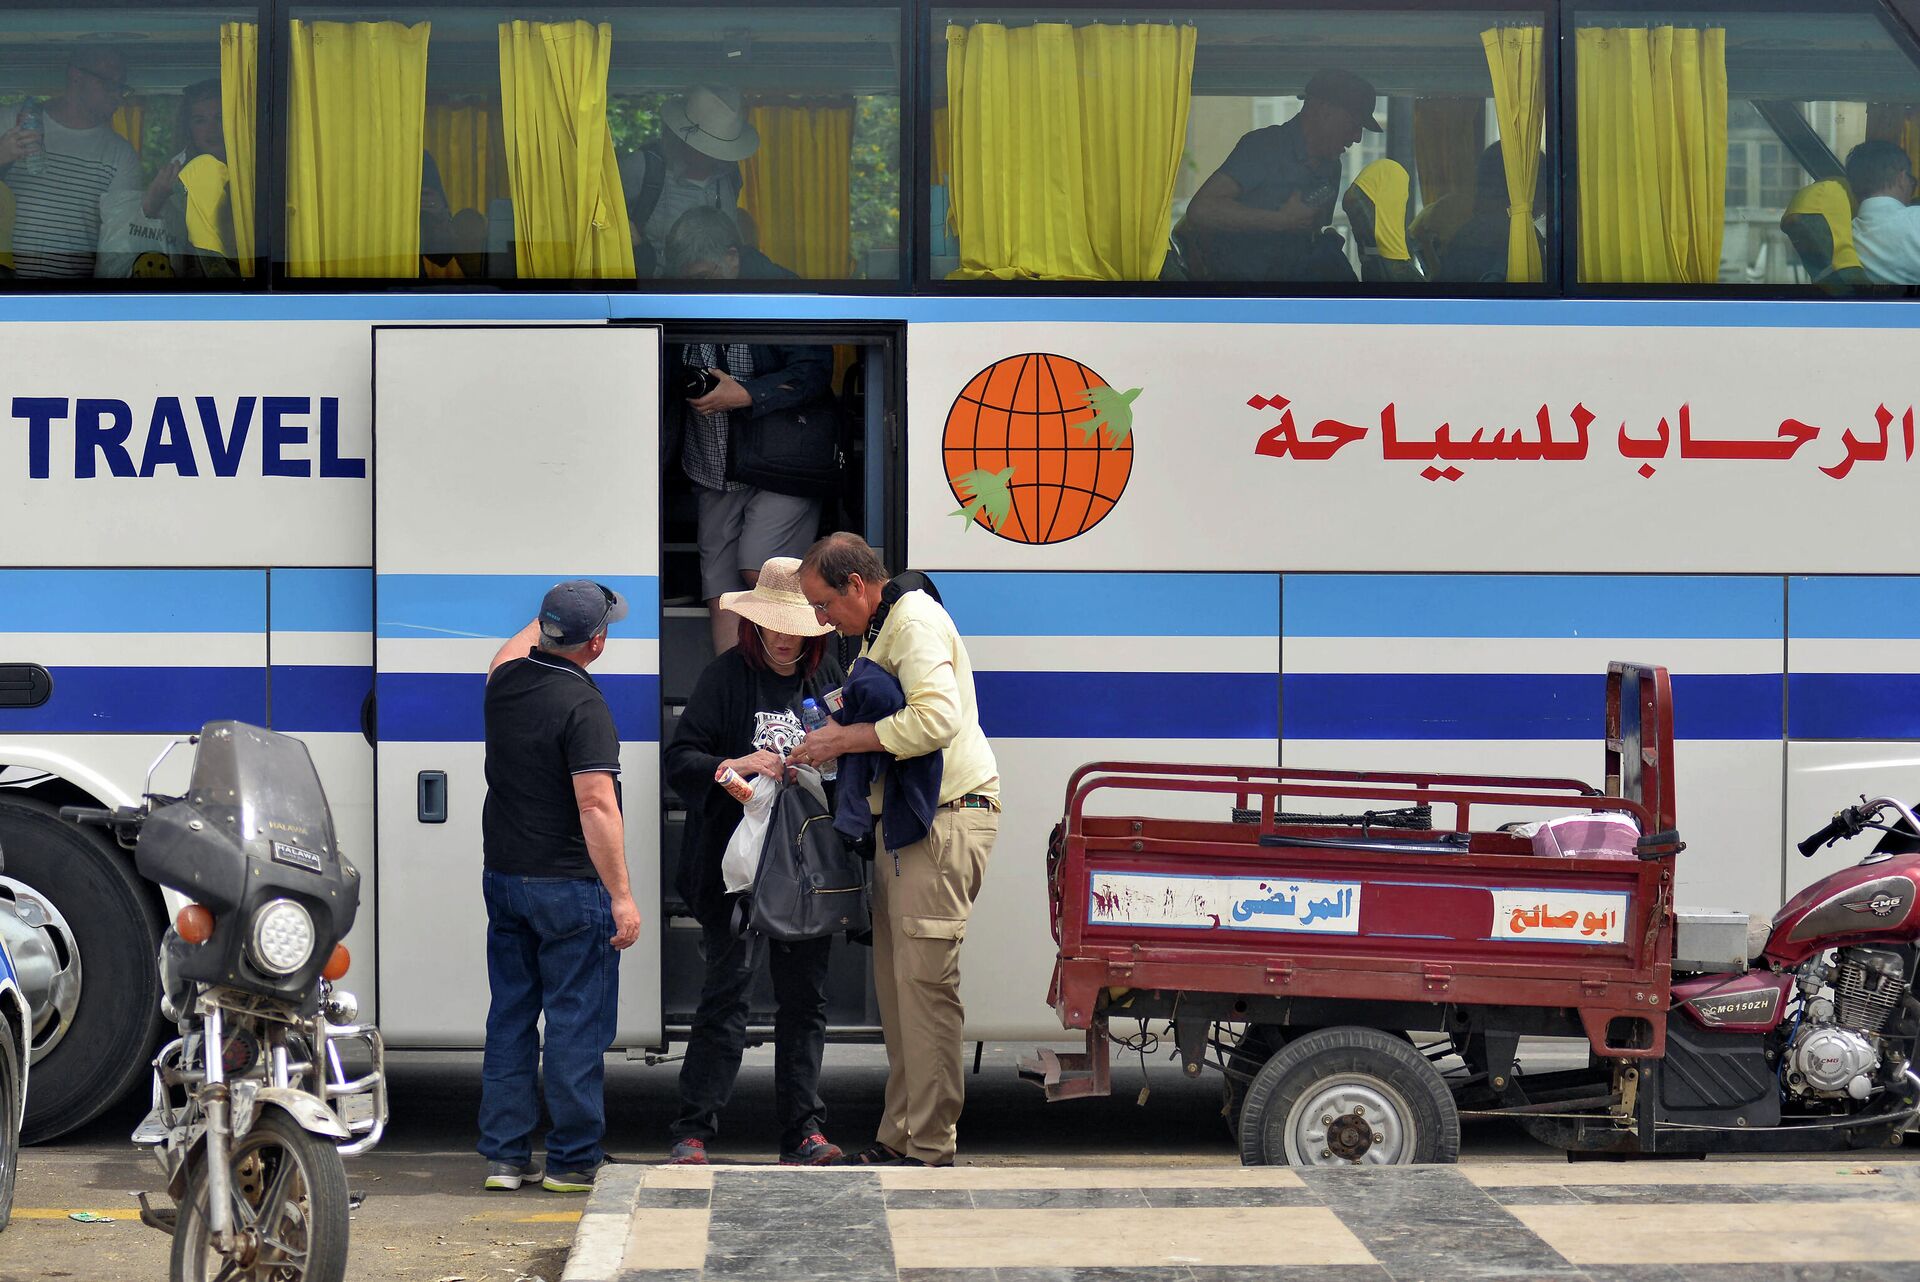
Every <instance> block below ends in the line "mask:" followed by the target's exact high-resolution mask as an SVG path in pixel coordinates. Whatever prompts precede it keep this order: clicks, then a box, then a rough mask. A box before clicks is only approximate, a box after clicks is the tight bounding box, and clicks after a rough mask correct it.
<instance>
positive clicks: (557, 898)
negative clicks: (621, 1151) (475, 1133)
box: [479, 579, 640, 1193]
mask: <svg viewBox="0 0 1920 1282" xmlns="http://www.w3.org/2000/svg"><path fill="white" fill-rule="evenodd" d="M626 617H627V603H626V600H625V599H624V598H622V597H621V596H620V594H619V593H617V592H615V591H614V590H613V589H612V588H609V587H606V586H604V585H602V584H599V583H595V582H593V581H592V580H591V579H572V580H569V581H568V582H565V583H558V584H555V585H554V586H553V588H552V589H551V590H549V591H548V592H547V595H546V598H545V599H544V600H543V601H541V603H540V615H539V617H538V618H536V619H535V620H534V621H533V622H532V623H529V624H528V625H527V626H526V627H525V628H523V629H521V631H520V632H519V633H518V635H516V636H515V637H514V638H513V639H512V640H510V641H508V642H507V643H506V644H505V645H503V646H501V647H500V652H499V653H498V654H496V655H494V656H493V663H492V664H491V665H490V666H489V667H488V669H487V692H486V704H485V716H486V734H487V799H486V805H485V807H484V809H483V810H482V811H481V817H480V833H481V844H482V848H483V850H484V851H485V871H484V872H483V873H482V874H481V889H482V892H483V894H484V896H485V899H486V904H487V982H488V986H489V988H490V990H491V994H492V1002H491V1004H490V1005H489V1006H488V1008H487V1048H486V1057H485V1059H484V1060H483V1061H482V1065H481V1070H480V1144H479V1149H480V1155H481V1156H482V1157H484V1158H486V1159H487V1175H486V1181H485V1185H484V1187H486V1188H489V1189H517V1188H519V1187H520V1185H521V1183H522V1182H523V1181H525V1180H530V1179H538V1178H540V1172H539V1171H538V1170H536V1169H535V1168H534V1166H533V1129H534V1127H535V1126H536V1125H538V1124H539V1121H540V1099H539V1096H538V1095H537V1094H536V1093H535V1090H534V1081H535V1072H534V1070H535V1067H536V1062H537V1061H539V1060H541V1059H542V1058H543V1051H542V1044H541V1038H540V1031H539V1020H540V1017H541V1016H542V1015H543V1014H544V1015H545V1016H546V1021H547V1030H546V1041H545V1048H544V1061H545V1062H544V1065H542V1067H543V1068H544V1070H545V1071H544V1074H543V1076H544V1078H545V1082H546V1102H547V1114H548V1116H549V1117H550V1118H552V1120H553V1127H552V1129H551V1130H549V1131H548V1132H547V1171H546V1177H545V1179H544V1180H542V1186H543V1187H544V1188H546V1189H547V1190H548V1191H549V1192H554V1193H584V1192H588V1191H590V1190H591V1189H592V1188H593V1182H594V1176H595V1173H596V1172H597V1170H598V1169H599V1166H600V1164H601V1162H603V1161H604V1160H605V1159H606V1153H605V1151H604V1150H603V1149H602V1148H601V1146H600V1142H601V1139H602V1138H603V1137H604V1136H605V1135H606V1130H607V1106H606V1093H605V1086H604V1064H605V1059H604V1057H605V1055H606V1052H607V1048H608V1047H609V1046H611V1045H612V1044H613V1036H614V1008H615V1003H616V1001H617V998H618V996H619V980H620V972H619V959H618V952H619V950H620V949H623V948H627V947H629V946H631V945H632V943H633V942H634V940H636V939H638V938H639V937H640V909H639V908H638V907H637V906H636V905H635V904H634V902H633V892H632V890H631V889H630V887H629V886H628V884H627V843H626V828H625V825H624V823H623V822H622V819H621V815H620V790H619V783H618V780H619V775H620V735H619V733H618V732H617V731H616V730H615V729H614V725H613V714H612V712H611V711H609V710H608V708H607V700H606V698H605V696H603V695H602V694H601V693H600V687H599V686H598V685H596V684H595V683H594V680H593V678H592V677H590V676H588V675H587V668H588V666H589V665H590V664H592V663H593V661H594V660H595V659H598V658H599V657H600V656H601V655H602V654H603V653H605V651H606V648H607V626H608V625H609V624H613V623H618V622H619V621H620V620H622V619H624V618H626Z"/></svg>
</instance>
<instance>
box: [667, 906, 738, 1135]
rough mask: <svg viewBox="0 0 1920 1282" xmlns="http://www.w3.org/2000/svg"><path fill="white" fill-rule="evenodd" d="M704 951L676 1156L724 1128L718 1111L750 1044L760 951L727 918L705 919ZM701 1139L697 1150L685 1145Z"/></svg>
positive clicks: (684, 1063)
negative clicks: (750, 994) (750, 996)
mask: <svg viewBox="0 0 1920 1282" xmlns="http://www.w3.org/2000/svg"><path fill="white" fill-rule="evenodd" d="M700 950H701V952H702V953H703V954H705V956H706V976H705V978H704V980H703V981H702V983H701V986H700V1005H699V1008H698V1009H697V1010H696V1011H695V1012H694V1016H693V1029H692V1031H691V1032H690V1033H689V1034H688V1035H687V1056H686V1058H685V1059H683V1060H681V1061H680V1115H679V1116H678V1117H677V1118H675V1119H674V1123H673V1140H674V1145H673V1159H674V1160H675V1161H694V1160H697V1159H698V1158H704V1157H705V1156H706V1146H707V1145H708V1144H709V1143H711V1142H712V1140H713V1138H714V1137H715V1136H716V1135H718V1134H719V1132H720V1113H721V1111H722V1110H723V1109H725V1108H726V1106H727V1100H728V1099H729V1098H731V1097H732V1095H733V1083H734V1080H735V1079H736V1078H737V1077H738V1076H739V1075H740V1056H741V1053H742V1052H743V1051H744V1050H745V1049H746V1044H747V990H748V988H749V987H750V986H751V985H752V983H753V976H754V970H755V964H756V954H757V951H758V950H757V949H755V948H753V947H751V946H750V942H749V941H748V940H746V939H742V938H740V937H738V936H736V935H735V934H734V933H733V930H732V928H731V926H730V925H729V924H728V923H726V922H724V921H723V922H720V923H718V924H717V925H716V924H708V923H703V924H702V926H701V932H700ZM689 1140H697V1141H698V1142H699V1148H698V1152H697V1157H696V1152H695V1150H694V1148H693V1147H692V1146H691V1145H689V1144H687V1141H689Z"/></svg>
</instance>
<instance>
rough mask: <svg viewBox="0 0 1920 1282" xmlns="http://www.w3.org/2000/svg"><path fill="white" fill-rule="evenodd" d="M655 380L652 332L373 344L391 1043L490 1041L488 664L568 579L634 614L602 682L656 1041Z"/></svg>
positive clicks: (650, 1040)
mask: <svg viewBox="0 0 1920 1282" xmlns="http://www.w3.org/2000/svg"><path fill="white" fill-rule="evenodd" d="M659 380H660V331H659V330H658V329H656V328H651V327H647V326H606V325H586V326H579V325H552V326H521V327H515V326H497V327H496V326H382V327H376V328H375V330H374V333H373V385H374V462H373V476H374V518H373V519H374V531H373V535H374V537H373V545H374V554H373V560H374V576H375V578H374V585H375V587H374V591H375V598H374V608H375V613H374V619H375V625H374V629H375V630H374V635H375V653H374V663H375V684H374V690H375V698H376V722H377V743H376V745H375V770H376V775H377V790H376V793H375V804H376V809H377V815H376V823H377V829H376V830H377V833H378V839H379V859H378V868H379V877H378V885H377V886H376V887H374V888H373V889H374V890H375V892H376V893H375V896H374V899H375V903H376V912H377V922H378V925H377V930H378V938H379V951H380V959H379V962H380V964H379V972H380V973H379V991H380V997H379V1000H380V1022H381V1024H382V1026H383V1027H384V1028H385V1030H386V1031H387V1037H388V1041H389V1042H390V1043H391V1044H395V1045H402V1046H406V1045H412V1046H476V1045H479V1044H480V1043H481V1041H482V1034H483V1032H484V1028H485V1022H486V1013H487V978H486V975H487V970H486V910H485V907H484V905H483V903H482V900H481V894H480V872H481V842H480V810H481V803H482V801H483V799H484V797H485V795H486V779H485V775H484V764H485V756H486V749H485V740H484V727H483V716H482V698H483V695H484V691H485V685H486V672H487V662H488V660H489V659H491V658H492V657H493V654H494V652H495V651H496V650H497V649H498V648H499V646H500V644H501V642H502V640H503V639H504V638H506V637H508V636H511V635H512V634H513V633H515V632H517V631H519V630H520V629H521V628H523V627H525V626H526V625H527V623H528V622H529V621H530V620H531V619H532V618H533V616H534V614H535V612H536V611H537V610H538V609H539V604H540V598H541V596H542V595H543V594H544V593H545V592H546V590H547V588H549V587H550V586H552V585H553V584H554V583H556V582H559V581H560V580H563V579H570V578H593V579H597V580H599V581H601V582H603V583H606V584H608V585H610V586H612V587H613V588H615V589H616V590H618V591H620V592H622V593H624V594H625V595H626V597H627V599H628V601H629V603H630V605H631V610H630V613H629V615H628V617H627V619H626V620H625V621H624V622H623V623H620V624H616V625H615V626H614V628H613V629H612V633H611V636H610V637H609V640H608V645H607V649H606V653H605V654H604V655H602V656H601V658H600V660H599V661H598V662H597V663H595V664H594V666H593V669H592V675H593V678H594V680H595V681H596V682H597V683H598V684H599V686H600V688H601V690H602V691H604V692H605V694H606V696H607V701H608V703H609V704H610V705H611V707H612V709H613V716H614V723H615V724H616V725H617V726H618V727H619V729H620V734H621V739H622V744H621V764H622V767H623V770H622V780H621V787H622V798H623V807H622V808H623V810H624V813H625V816H626V834H627V866H628V869H629V875H630V878H631V881H632V884H633V895H634V900H635V902H636V903H638V904H639V906H640V913H641V918H642V929H641V933H640V939H639V941H638V942H637V943H636V944H635V945H634V946H633V947H632V948H630V949H628V950H627V951H626V953H625V954H623V956H622V960H621V972H620V979H621V983H620V1016H619V1033H618V1044H619V1045H623V1046H637V1045H657V1044H659V1042H660V1033H661V1019H660V903H659V886H660V874H659V867H658V860H659V850H658V842H657V835H658V832H659V813H660V743H659V736H660V694H659V649H660V647H659V618H660V608H659V557H660V548H659V539H660V519H659V477H660V455H659V444H658V442H659V405H660V395H659Z"/></svg>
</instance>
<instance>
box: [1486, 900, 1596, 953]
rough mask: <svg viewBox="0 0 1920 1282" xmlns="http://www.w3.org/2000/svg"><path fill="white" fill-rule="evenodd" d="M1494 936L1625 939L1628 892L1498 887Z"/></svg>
mask: <svg viewBox="0 0 1920 1282" xmlns="http://www.w3.org/2000/svg"><path fill="white" fill-rule="evenodd" d="M1493 938H1495V939H1511V940H1526V941H1530V942H1536V943H1538V942H1548V943H1565V944H1619V943H1624V942H1626V938H1627V896H1626V895H1624V894H1615V893H1611V892H1602V891H1586V890H1540V889H1518V890H1496V891H1494V892H1493Z"/></svg>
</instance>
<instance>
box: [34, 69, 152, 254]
mask: <svg viewBox="0 0 1920 1282" xmlns="http://www.w3.org/2000/svg"><path fill="white" fill-rule="evenodd" d="M65 84H66V88H65V92H63V93H62V94H61V95H60V96H59V97H57V98H54V99H52V100H50V101H48V102H45V103H40V102H36V101H34V100H32V99H29V100H28V101H27V102H26V103H23V104H22V105H21V108H20V110H19V112H18V113H16V115H15V117H14V123H13V127H12V128H10V129H8V130H7V131H6V132H5V133H0V179H4V180H5V182H6V184H7V186H8V187H9V188H11V189H12V191H13V196H14V201H15V209H14V222H13V255H14V271H15V273H16V274H17V275H19V276H21V277H31V278H48V277H86V276H93V275H96V274H97V273H96V270H95V268H96V263H95V256H96V254H97V252H98V250H99V246H100V243H101V232H102V230H103V227H104V226H105V225H106V220H107V219H109V218H111V217H113V216H114V215H115V214H116V213H122V212H126V211H127V210H128V209H129V208H130V207H131V206H136V205H138V203H139V196H140V158H139V156H137V155H136V154H135V153H134V150H133V146H132V145H131V144H130V143H128V142H127V140H126V139H125V138H123V137H121V136H120V135H119V134H118V133H116V132H114V129H113V125H112V121H113V114H114V112H115V111H117V110H119V108H120V104H121V103H122V102H123V101H124V100H125V99H126V97H127V95H128V93H129V89H128V87H127V62H126V59H125V57H123V56H122V55H121V54H120V53H119V51H117V50H114V49H110V48H106V47H103V46H82V47H80V48H77V49H75V50H73V51H72V52H71V53H70V54H68V56H67V63H66V78H65ZM122 274H124V272H123V273H122Z"/></svg>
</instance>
